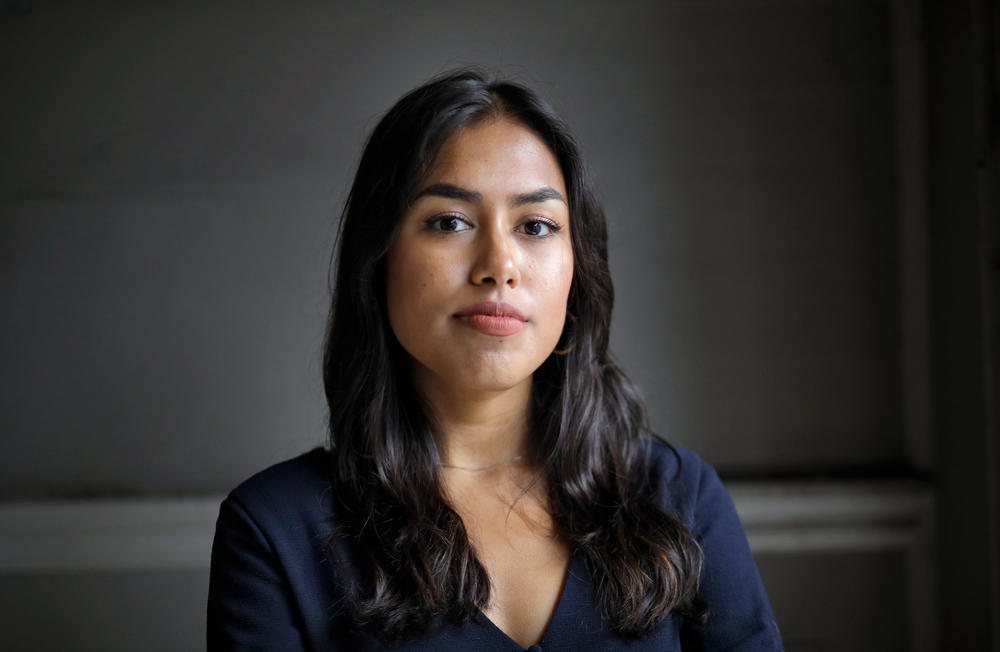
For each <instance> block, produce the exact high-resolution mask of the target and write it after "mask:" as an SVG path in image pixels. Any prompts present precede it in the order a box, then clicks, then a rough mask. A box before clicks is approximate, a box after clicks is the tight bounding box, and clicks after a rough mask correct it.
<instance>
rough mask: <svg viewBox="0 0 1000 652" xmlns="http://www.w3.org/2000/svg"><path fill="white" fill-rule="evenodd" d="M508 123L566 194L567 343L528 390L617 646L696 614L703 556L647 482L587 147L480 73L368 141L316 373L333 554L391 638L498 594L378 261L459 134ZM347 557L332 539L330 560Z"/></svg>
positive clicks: (543, 110)
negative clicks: (465, 517)
mask: <svg viewBox="0 0 1000 652" xmlns="http://www.w3.org/2000/svg"><path fill="white" fill-rule="evenodd" d="M500 117H503V118H507V119H511V120H514V121H517V122H519V123H521V124H523V125H524V126H525V127H527V128H529V129H531V130H532V131H533V132H534V133H535V134H536V135H537V136H538V137H539V138H540V139H541V140H542V141H543V142H545V143H546V144H547V145H548V147H549V148H550V149H551V150H552V153H553V154H554V155H555V157H556V159H557V160H558V162H559V165H560V167H561V170H562V174H563V177H564V180H565V183H566V190H567V192H568V193H569V197H568V198H567V199H568V204H569V213H570V220H571V225H572V228H571V229H570V233H571V238H572V246H573V255H574V270H573V281H572V286H571V290H570V295H569V300H568V305H567V308H568V310H569V312H570V313H572V315H574V317H575V321H573V320H569V321H568V326H567V328H566V331H565V332H564V334H563V339H562V340H561V341H560V344H559V349H560V350H563V349H569V352H568V353H566V354H565V355H556V354H554V355H551V356H549V358H548V359H547V360H546V361H545V362H544V363H543V364H542V366H541V367H540V368H539V369H538V370H536V371H535V373H534V378H533V383H532V407H533V420H534V433H533V435H534V437H533V443H532V445H533V446H534V451H533V454H534V460H535V462H536V463H537V465H538V468H539V469H541V473H542V474H543V475H544V479H545V485H544V486H546V487H547V488H548V502H549V509H550V510H551V512H552V518H553V521H554V523H555V524H556V527H557V528H558V531H559V534H560V536H562V537H564V538H565V540H566V541H567V542H568V543H569V544H570V545H572V546H574V547H575V548H576V549H577V551H578V552H579V553H580V554H582V555H583V556H584V559H585V561H586V563H587V565H588V568H589V569H590V572H591V575H592V578H593V582H594V590H595V599H596V605H597V607H598V608H599V609H600V611H601V613H602V615H603V618H604V620H605V622H606V623H607V625H608V626H609V627H610V628H611V629H613V630H614V631H616V632H618V633H619V634H622V635H624V636H638V635H641V634H643V633H646V632H648V631H650V630H651V629H653V628H654V627H655V626H656V625H657V624H658V623H659V622H660V620H661V619H662V618H663V617H664V616H665V615H666V614H667V613H668V612H670V611H671V610H673V611H677V612H678V613H681V614H684V615H686V616H688V617H691V618H694V619H696V620H699V621H701V620H703V619H704V616H705V613H706V611H705V607H704V605H703V604H702V603H701V601H700V599H699V598H698V593H697V588H698V576H699V573H700V570H701V550H700V548H699V547H698V544H697V542H696V541H695V539H694V537H693V536H692V534H691V533H690V531H689V530H688V529H687V528H686V527H685V526H684V525H683V524H682V523H681V522H680V521H679V520H678V519H677V518H676V517H674V516H673V515H672V514H669V513H666V512H664V511H663V509H661V508H660V507H659V506H658V505H657V502H656V497H655V496H654V495H653V492H654V488H653V487H652V486H651V483H650V482H649V481H648V479H647V478H646V475H648V474H647V473H646V472H644V470H643V469H644V465H643V463H642V462H643V459H642V458H643V451H644V450H648V447H645V448H644V447H643V445H642V442H641V441H640V438H641V436H642V434H643V432H644V430H645V412H644V408H643V405H642V402H641V401H640V399H639V396H638V394H637V392H636V390H635V388H634V387H633V385H632V384H631V383H630V382H629V380H628V379H627V378H626V377H625V375H624V374H623V373H622V371H621V370H620V369H619V368H618V367H617V366H616V365H615V364H614V363H613V362H612V361H611V359H610V357H609V355H608V338H609V330H610V326H611V308H612V304H613V302H614V290H613V288H612V284H611V277H610V273H609V269H608V253H607V230H606V226H605V220H604V214H603V211H602V210H601V207H600V204H599V203H598V201H597V199H596V196H595V194H594V191H593V189H592V187H591V185H590V183H589V181H588V179H587V175H586V171H585V169H584V165H583V161H582V158H581V156H580V152H579V148H578V147H577V145H576V142H575V141H574V139H573V137H572V136H571V135H570V133H569V130H568V128H567V127H566V125H565V123H563V121H562V120H561V119H560V118H559V117H558V116H557V115H556V113H555V112H554V111H553V109H552V108H551V107H550V106H549V105H548V104H547V103H545V102H544V101H543V100H542V99H541V98H539V97H538V96H537V95H536V94H535V93H533V92H532V91H531V90H529V89H528V88H525V87H524V86H522V85H520V84H517V83H513V82H510V81H503V80H501V81H493V80H489V79H488V78H487V77H486V76H484V75H482V74H480V73H479V72H477V71H474V70H462V71H458V72H453V73H450V74H447V75H444V76H441V77H438V78H436V79H434V80H432V81H430V82H428V83H427V84H425V85H423V86H421V87H419V88H417V89H416V90H413V91H411V92H410V93H408V94H407V95H406V96H404V97H403V98H402V99H401V100H399V102H397V103H396V105H395V106H393V107H392V109H390V110H389V112H388V113H387V114H386V115H385V116H384V117H383V118H382V119H381V121H380V122H379V123H378V125H377V126H376V127H375V130H374V132H373V133H372V134H371V137H370V138H369V140H368V143H367V145H366V147H365V149H364V153H363V154H362V157H361V163H360V164H359V166H358V171H357V175H356V176H355V179H354V184H353V186H352V188H351V191H350V195H349V196H348V199H347V202H346V205H345V207H344V212H343V215H342V217H341V223H340V231H339V234H338V248H337V262H336V271H335V282H334V290H333V302H332V307H331V309H330V317H329V323H328V328H327V337H326V350H325V356H324V360H323V379H324V383H325V387H326V397H327V401H328V403H329V406H330V450H331V468H330V475H331V481H332V483H333V487H334V496H335V503H336V508H337V519H338V522H339V523H340V529H339V531H338V536H339V539H338V541H339V542H343V541H344V540H347V541H349V542H351V544H352V546H351V547H352V549H353V553H352V554H353V556H354V557H355V559H354V563H355V564H356V565H357V567H359V568H361V569H362V571H361V575H360V579H359V580H358V581H357V582H356V584H355V585H354V586H353V595H352V600H353V603H352V609H351V612H350V613H351V616H352V621H353V623H354V625H356V626H358V627H360V628H365V629H369V630H370V631H375V632H379V633H380V635H382V636H383V637H386V638H390V639H391V638H396V637H399V636H402V635H405V634H407V633H409V632H414V631H420V630H424V629H426V628H427V627H429V626H430V625H431V623H432V621H433V620H434V619H435V618H438V617H446V618H452V619H455V620H458V621H466V620H469V619H471V618H473V617H474V616H475V615H476V613H477V610H478V609H479V608H480V607H484V606H485V605H486V604H487V603H488V600H489V597H490V582H489V578H488V576H487V573H486V571H485V569H484V568H483V566H482V564H481V563H480V562H479V560H478V559H477V558H476V555H475V552H474V550H473V548H472V546H471V545H470V543H469V538H468V536H467V534H466V531H465V528H464V526H463V524H462V520H461V518H460V517H459V516H458V514H457V513H456V512H455V511H454V510H453V509H452V507H451V506H450V505H449V504H448V501H447V500H446V499H445V498H444V497H443V495H442V491H441V485H440V483H439V478H438V468H439V467H438V464H439V461H440V460H439V457H438V449H437V445H436V443H435V438H434V436H433V433H432V431H431V427H430V425H429V422H428V419H427V418H426V416H425V414H424V412H423V410H422V407H421V405H420V401H419V399H418V398H417V393H416V391H415V389H414V387H413V385H412V381H411V379H410V374H409V368H410V367H409V361H408V357H407V354H406V352H405V351H404V350H403V349H402V347H401V346H400V344H399V342H398V341H397V340H396V337H395V335H394V334H393V332H392V329H391V328H390V326H389V320H388V317H387V311H386V301H385V296H386V290H385V257H386V253H387V251H388V250H389V247H390V245H391V244H392V242H393V239H394V237H395V231H396V226H397V223H398V221H399V218H400V217H401V215H402V214H403V213H404V211H405V209H406V207H407V205H408V204H409V202H410V201H411V198H412V197H413V195H414V192H416V191H417V190H418V188H416V184H417V183H419V182H420V180H421V179H422V178H423V176H424V175H425V174H426V173H427V172H428V171H429V169H430V166H431V164H432V162H433V161H434V158H435V156H436V154H437V152H438V150H439V149H440V148H441V146H442V144H443V143H444V142H445V141H446V140H447V138H448V137H449V136H451V135H452V134H454V133H456V132H457V131H458V130H460V129H461V128H463V127H465V126H468V125H470V124H472V123H473V122H476V121H479V120H484V119H491V118H500ZM337 550H339V548H338V545H337V544H336V543H333V544H331V551H333V552H334V553H335V554H339V553H337Z"/></svg>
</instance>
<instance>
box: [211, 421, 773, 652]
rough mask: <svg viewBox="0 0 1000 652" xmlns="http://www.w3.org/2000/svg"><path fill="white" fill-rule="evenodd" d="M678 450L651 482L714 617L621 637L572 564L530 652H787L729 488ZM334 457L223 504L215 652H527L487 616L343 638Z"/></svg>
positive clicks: (263, 476)
mask: <svg viewBox="0 0 1000 652" xmlns="http://www.w3.org/2000/svg"><path fill="white" fill-rule="evenodd" d="M673 448H674V450H676V451H677V455H675V454H674V453H673V452H672V451H671V448H670V447H669V446H667V445H666V444H663V443H661V442H652V441H650V442H649V450H650V453H651V454H650V456H649V460H650V461H649V464H650V472H651V473H652V474H653V478H654V479H655V481H656V482H657V483H658V484H657V486H659V488H660V495H661V496H662V500H663V505H664V507H665V508H667V509H668V510H672V511H673V512H674V513H675V514H677V515H678V516H679V518H680V519H681V520H682V521H683V522H684V523H685V524H686V525H687V526H688V527H689V528H690V529H691V531H692V532H693V533H694V534H695V536H696V538H697V540H698V542H699V544H700V545H701V547H702V550H703V552H704V567H703V569H702V575H701V578H700V581H701V584H700V592H701V594H702V596H703V597H704V599H705V600H706V601H707V602H708V604H709V608H710V609H711V614H712V615H711V619H710V621H709V623H708V624H707V625H705V626H698V625H695V624H693V623H691V622H687V621H685V620H684V618H682V617H681V616H678V615H676V614H670V615H668V616H667V617H666V618H664V619H663V621H662V622H661V623H660V625H659V627H658V628H657V629H656V630H654V631H653V632H652V633H651V634H649V635H647V636H645V637H643V638H641V639H638V640H627V639H623V638H621V637H619V636H617V635H616V634H615V633H614V632H612V631H610V630H609V629H607V627H605V626H604V624H603V623H602V621H601V618H600V615H599V613H598V611H597V610H596V609H595V607H594V604H593V600H592V593H591V580H590V574H589V572H588V570H587V565H586V564H585V563H584V560H583V557H582V556H581V555H579V554H574V555H573V558H572V560H571V563H570V569H569V574H568V576H567V578H566V582H565V585H564V587H563V591H562V595H561V596H560V598H559V602H558V604H557V606H556V609H555V612H554V613H553V615H552V619H551V621H550V622H549V624H548V627H547V628H546V630H545V633H544V634H543V635H542V638H541V640H540V641H539V642H538V644H537V645H533V646H531V647H530V648H528V649H529V650H546V651H556V650H559V651H572V652H580V651H581V650H619V649H628V650H660V651H670V650H685V651H687V650H739V651H741V652H749V651H751V650H753V651H764V650H767V651H772V650H782V649H783V648H782V645H781V638H780V636H779V634H778V627H777V625H776V624H775V622H774V616H773V615H772V613H771V606H770V604H769V603H768V599H767V594H766V593H765V591H764V586H763V584H762V583H761V580H760V575H759V574H758V572H757V567H756V565H755V564H754V561H753V557H752V556H751V554H750V548H749V546H748V545H747V540H746V535H745V534H744V533H743V528H742V526H741V525H740V521H739V518H738V517H737V515H736V510H735V509H734V507H733V503H732V501H731V500H730V498H729V495H728V494H727V493H726V490H725V488H724V487H723V486H722V482H721V481H720V480H719V477H718V475H716V473H715V471H714V469H712V467H710V466H709V465H708V464H707V463H705V462H704V461H703V460H702V459H701V458H699V457H698V456H697V455H695V454H694V453H692V452H690V451H687V450H685V449H683V448H680V447H673ZM327 457H328V453H327V451H326V450H324V449H322V448H317V449H315V450H312V451H310V452H309V453H306V454H304V455H300V456H299V457H296V458H294V459H291V460H288V461H286V462H282V463H280V464H276V465H275V466H272V467H270V468H268V469H266V470H264V471H261V472H260V473H258V474H256V475H254V476H253V477H251V478H250V479H249V480H247V481H245V482H244V483H242V484H241V485H240V486H239V487H237V488H236V489H234V490H233V491H232V492H231V493H230V494H229V496H228V497H227V498H226V499H225V500H224V501H223V503H222V505H221V507H220V509H219V518H218V522H217V523H216V530H215V542H214V544H213V546H212V570H211V578H210V581H209V592H208V649H209V650H210V651H215V650H282V651H287V652H294V651H298V650H317V651H319V650H350V651H352V652H353V651H354V650H376V649H379V650H381V649H392V650H412V651H416V650H435V651H440V650H488V651H492V650H496V651H498V652H500V651H504V652H508V651H518V650H522V649H523V648H522V647H521V646H520V645H518V644H517V643H516V642H514V641H513V640H512V639H511V638H510V637H508V636H507V635H506V634H504V633H503V631H501V630H500V629H499V628H498V627H497V626H496V625H494V624H493V623H492V622H491V621H490V620H489V619H488V618H486V616H484V615H483V614H482V613H479V614H478V616H477V617H476V618H475V619H474V620H473V621H471V622H468V623H465V624H453V623H451V622H447V621H441V622H439V623H437V625H436V626H435V627H434V628H432V629H431V631H430V632H429V633H426V634H421V635H417V636H414V637H411V638H408V639H405V640H403V641H401V642H398V643H395V644H393V645H391V646H386V645H385V644H383V643H381V642H380V641H379V640H378V639H377V638H374V637H372V636H368V635H364V634H352V633H349V632H348V631H346V629H345V628H344V623H343V619H341V618H339V617H338V615H339V614H340V613H341V612H342V609H343V608H344V606H345V593H344V588H343V585H344V581H343V580H344V579H345V578H344V577H342V576H341V577H340V578H339V581H338V577H337V573H336V572H335V571H334V570H333V568H332V566H331V563H330V562H329V561H328V560H327V559H326V555H325V552H324V542H325V541H326V539H327V538H328V536H329V535H330V533H331V531H332V529H333V528H334V527H335V526H336V520H335V515H334V513H333V508H332V501H331V499H330V491H331V488H330V483H329V480H328V479H327ZM678 460H679V461H680V465H679V466H680V468H679V471H680V472H679V474H678V473H677V472H678ZM675 475H676V477H675ZM339 572H341V573H342V572H344V571H343V570H340V571H339ZM348 572H354V571H353V570H351V569H348Z"/></svg>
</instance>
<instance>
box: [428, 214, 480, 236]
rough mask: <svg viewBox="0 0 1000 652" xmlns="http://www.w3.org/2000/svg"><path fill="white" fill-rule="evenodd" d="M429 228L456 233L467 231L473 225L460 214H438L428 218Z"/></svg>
mask: <svg viewBox="0 0 1000 652" xmlns="http://www.w3.org/2000/svg"><path fill="white" fill-rule="evenodd" d="M427 228H429V229H430V230H431V231H438V232H440V233H455V232H458V231H467V230H469V229H471V228H472V225H471V224H469V223H468V222H467V221H465V218H463V217H461V216H459V215H436V216H434V217H432V218H431V219H429V220H427Z"/></svg>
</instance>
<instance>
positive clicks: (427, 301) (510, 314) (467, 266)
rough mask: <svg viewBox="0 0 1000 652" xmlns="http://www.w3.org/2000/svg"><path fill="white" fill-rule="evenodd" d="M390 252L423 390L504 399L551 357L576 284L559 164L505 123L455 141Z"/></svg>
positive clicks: (391, 281) (404, 330)
mask: <svg viewBox="0 0 1000 652" xmlns="http://www.w3.org/2000/svg"><path fill="white" fill-rule="evenodd" d="M415 196H416V199H415V200H414V201H413V203H412V204H410V206H409V208H408V209H407V210H406V212H405V213H404V214H403V216H402V218H401V221H400V224H399V229H398V233H397V235H396V239H395V241H394V242H393V244H392V247H391V249H390V250H389V253H388V259H387V270H386V284H387V288H386V291H387V303H388V309H389V322H390V324H391V326H392V330H393V332H394V333H395V334H396V337H397V338H398V340H399V342H400V344H402V346H403V348H404V349H406V351H407V352H408V353H409V354H410V356H411V357H412V358H413V361H414V367H413V373H414V379H415V381H416V382H417V384H418V386H423V385H424V383H428V382H429V383H433V384H435V385H436V386H438V387H439V388H442V389H445V390H447V391H453V392H459V393H465V392H469V391H484V390H486V391H496V390H505V389H510V388H513V387H515V386H517V385H520V384H522V383H525V382H529V383H530V379H531V375H532V373H533V372H534V371H535V369H537V368H538V367H539V366H540V365H541V364H542V362H544V361H545V359H546V358H547V357H548V356H549V355H550V354H551V353H552V350H553V349H554V348H555V346H556V344H557V342H558V341H559V337H560V334H561V333H562V329H563V323H564V321H565V318H566V301H567V298H568V297H569V290H570V285H571V283H572V279H573V250H572V246H571V241H570V219H569V208H568V206H567V203H566V196H567V194H566V185H565V182H564V180H563V176H562V172H561V171H560V169H559V164H558V162H557V161H556V158H555V156H554V155H553V154H552V152H551V151H550V150H549V149H548V147H547V146H546V145H545V144H544V143H543V142H542V141H541V140H540V139H539V138H538V137H537V136H535V135H534V134H533V133H532V132H531V131H530V130H528V129H527V128H525V127H523V126H521V125H520V124H518V123H516V122H513V121H510V120H507V119H500V120H489V119H487V120H486V121H483V122H480V123H475V124H473V125H470V126H468V127H466V128H464V129H462V130H460V131H458V132H457V133H455V134H454V135H452V136H451V138H449V139H448V140H447V141H446V142H445V144H444V146H443V147H442V148H441V151H440V152H439V153H438V156H437V158H436V159H435V161H434V165H433V166H432V169H431V171H430V173H429V174H428V175H427V177H426V178H425V179H423V180H422V182H421V183H420V184H419V185H418V190H417V193H416V195H415Z"/></svg>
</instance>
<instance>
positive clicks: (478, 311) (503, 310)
mask: <svg viewBox="0 0 1000 652" xmlns="http://www.w3.org/2000/svg"><path fill="white" fill-rule="evenodd" d="M468 315H489V316H491V317H513V318H514V319H520V320H521V321H528V318H527V317H525V316H524V314H523V313H522V312H521V311H520V310H518V309H517V308H515V307H514V306H512V305H510V304H509V303H503V302H499V301H483V302H482V303H477V304H476V305H474V306H468V307H467V308H462V309H461V310H459V311H458V312H456V313H455V316H456V317H466V316H468Z"/></svg>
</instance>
